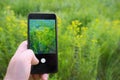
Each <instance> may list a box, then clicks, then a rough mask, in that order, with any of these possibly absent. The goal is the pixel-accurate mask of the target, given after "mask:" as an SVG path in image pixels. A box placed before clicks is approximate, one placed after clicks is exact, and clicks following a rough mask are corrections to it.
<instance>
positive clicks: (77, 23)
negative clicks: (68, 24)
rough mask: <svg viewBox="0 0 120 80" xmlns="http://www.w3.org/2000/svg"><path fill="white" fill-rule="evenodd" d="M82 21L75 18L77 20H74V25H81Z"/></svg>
mask: <svg viewBox="0 0 120 80" xmlns="http://www.w3.org/2000/svg"><path fill="white" fill-rule="evenodd" d="M81 24H82V23H81V22H79V21H78V20H75V21H72V25H73V26H75V25H76V26H79V25H81Z"/></svg>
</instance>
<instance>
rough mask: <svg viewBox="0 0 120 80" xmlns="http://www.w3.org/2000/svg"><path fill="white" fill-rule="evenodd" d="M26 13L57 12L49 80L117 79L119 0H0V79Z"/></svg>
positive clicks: (119, 70)
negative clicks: (54, 68)
mask: <svg viewBox="0 0 120 80" xmlns="http://www.w3.org/2000/svg"><path fill="white" fill-rule="evenodd" d="M30 12H47V13H49V12H54V13H55V14H56V15H57V20H58V50H59V53H58V56H59V71H58V73H56V74H50V78H49V80H120V0H29V1H28V0H0V80H2V79H3V77H4V75H5V72H6V68H7V66H8V63H9V60H10V58H11V57H12V56H13V54H14V53H15V51H16V49H17V47H18V45H19V44H20V43H21V42H22V41H24V40H26V39H27V16H28V14H29V13H30Z"/></svg>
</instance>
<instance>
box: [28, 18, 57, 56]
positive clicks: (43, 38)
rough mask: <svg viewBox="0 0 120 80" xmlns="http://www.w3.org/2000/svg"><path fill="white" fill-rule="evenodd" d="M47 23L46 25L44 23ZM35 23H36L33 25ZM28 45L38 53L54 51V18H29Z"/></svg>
mask: <svg viewBox="0 0 120 80" xmlns="http://www.w3.org/2000/svg"><path fill="white" fill-rule="evenodd" d="M46 22H47V23H48V24H47V25H46V24H45V23H46ZM35 24H36V25H35ZM29 28H30V31H29V34H30V45H31V47H30V48H31V49H33V51H34V52H35V53H36V54H38V53H40V54H41V53H42V54H44V53H54V52H55V48H56V44H55V43H56V42H55V41H56V39H55V21H54V20H48V21H46V20H43V21H38V20H30V27H29Z"/></svg>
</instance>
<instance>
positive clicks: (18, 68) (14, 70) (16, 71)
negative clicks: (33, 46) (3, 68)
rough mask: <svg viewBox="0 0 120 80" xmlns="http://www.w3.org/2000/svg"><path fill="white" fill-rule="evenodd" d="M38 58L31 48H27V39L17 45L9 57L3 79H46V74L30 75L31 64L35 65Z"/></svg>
mask: <svg viewBox="0 0 120 80" xmlns="http://www.w3.org/2000/svg"><path fill="white" fill-rule="evenodd" d="M38 63H39V60H38V59H37V58H36V57H35V55H34V53H33V51H32V50H30V49H27V41H24V42H22V43H21V44H20V46H19V47H18V49H17V51H16V53H15V54H14V56H13V57H12V58H11V60H10V63H9V66H8V68H7V73H6V76H5V78H4V80H28V79H29V80H38V79H40V78H41V80H48V74H42V75H40V74H35V75H30V70H31V65H36V64H38Z"/></svg>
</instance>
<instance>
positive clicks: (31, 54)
mask: <svg viewBox="0 0 120 80" xmlns="http://www.w3.org/2000/svg"><path fill="white" fill-rule="evenodd" d="M25 53H26V57H28V56H29V59H30V61H31V62H30V63H31V65H36V64H38V63H39V60H38V59H37V58H36V56H35V54H34V52H33V51H32V50H31V49H28V50H27V51H26V52H25ZM25 53H23V54H25Z"/></svg>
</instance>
